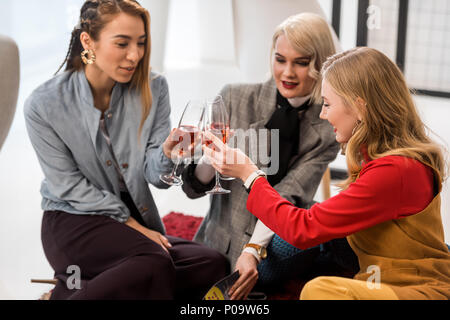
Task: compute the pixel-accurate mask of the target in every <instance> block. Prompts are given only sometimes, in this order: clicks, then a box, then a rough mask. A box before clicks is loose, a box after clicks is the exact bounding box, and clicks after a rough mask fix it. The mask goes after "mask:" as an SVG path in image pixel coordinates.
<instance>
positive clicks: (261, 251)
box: [242, 243, 267, 259]
mask: <svg viewBox="0 0 450 320" xmlns="http://www.w3.org/2000/svg"><path fill="white" fill-rule="evenodd" d="M245 248H253V249H255V250H256V252H257V253H258V255H259V256H260V257H261V259H265V258H267V250H266V247H263V246H260V245H259V244H256V243H247V244H246V245H244V247H243V248H242V249H245Z"/></svg>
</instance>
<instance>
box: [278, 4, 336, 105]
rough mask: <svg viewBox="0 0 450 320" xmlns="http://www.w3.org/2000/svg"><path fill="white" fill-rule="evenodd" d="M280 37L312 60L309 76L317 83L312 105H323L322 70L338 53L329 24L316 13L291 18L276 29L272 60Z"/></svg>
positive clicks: (313, 92) (301, 14)
mask: <svg viewBox="0 0 450 320" xmlns="http://www.w3.org/2000/svg"><path fill="white" fill-rule="evenodd" d="M280 35H285V36H286V38H287V39H288V41H289V43H290V44H291V46H292V47H293V48H294V49H295V50H296V51H297V52H298V53H300V54H302V55H305V56H307V57H309V58H310V59H311V61H310V63H309V76H310V77H311V78H312V79H314V81H315V83H314V88H313V91H312V99H311V103H321V102H322V95H321V83H322V77H321V74H320V70H321V68H322V64H323V63H324V62H325V60H326V59H327V58H328V57H329V56H331V55H333V54H335V53H336V47H335V45H334V42H333V37H332V35H331V31H330V27H329V26H328V23H327V22H326V21H325V20H324V19H323V18H322V17H321V16H319V15H317V14H314V13H306V12H305V13H300V14H297V15H294V16H290V17H289V18H287V19H286V20H284V21H283V22H282V23H281V24H280V25H279V26H278V27H277V28H276V29H275V33H274V35H273V37H272V48H271V52H270V57H271V60H272V57H273V52H274V50H275V45H276V42H277V40H278V37H279V36H280Z"/></svg>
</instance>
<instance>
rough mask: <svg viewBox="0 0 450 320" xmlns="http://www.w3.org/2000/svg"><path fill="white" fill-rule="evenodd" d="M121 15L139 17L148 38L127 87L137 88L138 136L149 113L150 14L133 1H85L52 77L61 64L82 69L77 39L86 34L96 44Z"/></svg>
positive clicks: (79, 41) (79, 44)
mask: <svg viewBox="0 0 450 320" xmlns="http://www.w3.org/2000/svg"><path fill="white" fill-rule="evenodd" d="M121 12H123V13H126V14H130V15H133V16H139V17H141V18H142V20H143V22H144V27H145V31H146V35H147V40H146V42H147V43H146V46H145V53H144V56H143V57H142V59H141V61H140V62H139V64H138V66H137V68H136V72H135V74H134V75H133V78H132V79H131V83H130V88H131V89H136V90H137V91H138V92H139V93H140V95H141V101H142V119H141V123H140V126H139V133H138V136H139V137H140V135H141V131H142V127H143V125H144V122H145V120H146V118H147V117H148V115H149V114H150V108H151V105H152V94H151V91H150V77H149V73H150V51H151V39H150V14H149V13H148V11H147V10H146V9H144V8H143V7H142V6H141V5H140V4H139V3H138V2H137V1H136V0H86V1H85V3H84V4H83V6H82V7H81V10H80V20H79V22H78V24H77V25H76V26H75V28H74V29H73V31H72V36H71V39H70V44H69V49H68V51H67V55H66V58H65V59H64V62H63V63H62V64H61V66H60V67H59V68H58V71H57V72H56V73H55V74H57V73H58V72H59V71H60V70H61V69H62V68H63V66H64V65H66V68H65V71H78V70H81V69H82V68H83V66H84V64H83V62H82V60H81V52H82V51H83V50H84V48H83V45H82V44H81V40H80V36H81V33H83V32H86V33H88V34H89V36H90V37H91V39H92V40H94V41H98V40H99V35H100V32H101V30H102V29H103V28H104V27H105V25H106V24H107V23H109V22H110V21H112V20H113V19H114V17H115V16H116V15H117V14H119V13H121Z"/></svg>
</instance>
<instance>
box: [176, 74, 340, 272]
mask: <svg viewBox="0 0 450 320" xmlns="http://www.w3.org/2000/svg"><path fill="white" fill-rule="evenodd" d="M276 93H277V90H276V85H275V81H274V80H273V79H271V80H269V81H267V82H265V83H259V84H234V85H227V86H225V87H224V88H223V89H222V91H221V95H222V97H223V99H224V102H225V105H226V107H227V108H228V112H229V115H230V126H231V128H233V129H239V128H240V129H244V130H246V129H250V128H251V129H264V128H265V124H266V123H267V122H268V120H269V119H270V117H271V115H272V113H273V112H274V111H275V108H276ZM320 111H321V106H320V105H317V104H316V105H311V106H310V107H309V108H308V109H306V110H304V111H301V112H300V113H299V117H300V119H301V120H300V121H301V122H300V132H299V135H300V139H299V140H300V145H299V151H298V155H297V156H295V157H294V158H293V159H291V161H290V167H289V170H288V173H287V175H286V176H285V177H284V178H283V180H281V181H280V182H279V183H278V184H277V185H276V186H275V189H276V190H277V191H278V192H279V193H280V195H281V196H283V197H284V198H286V199H287V200H289V201H290V202H292V203H293V204H295V205H296V206H298V207H303V208H308V207H310V206H311V205H312V203H313V197H314V195H315V193H316V190H317V188H318V186H319V184H320V180H321V178H322V175H323V173H324V172H325V170H326V168H327V165H328V164H329V163H330V162H331V161H333V160H334V159H335V158H336V155H337V152H338V150H339V144H338V143H337V142H336V138H335V135H334V133H333V129H332V127H331V125H330V124H329V123H328V122H327V121H326V120H321V119H320V118H319V114H320ZM269 148H270V146H269ZM257 164H258V163H257ZM194 170H195V165H190V166H188V167H187V169H186V170H185V171H184V173H183V179H184V182H185V183H184V184H183V190H184V192H185V193H186V194H187V195H188V197H190V198H198V197H201V196H204V195H205V193H204V192H205V191H206V190H208V189H210V188H211V187H212V185H213V183H214V179H213V181H212V183H211V185H208V186H205V185H202V184H201V183H200V182H199V181H198V179H196V178H195V176H194ZM221 184H222V186H224V187H225V188H228V189H230V190H231V191H232V192H231V193H230V194H227V195H213V196H212V197H211V207H210V210H209V212H208V214H207V215H206V217H205V219H204V220H203V223H202V224H201V226H200V228H199V230H198V231H197V234H196V235H195V238H194V240H195V241H199V242H203V243H205V244H206V245H208V246H210V247H212V248H215V249H217V250H219V251H220V252H222V253H223V254H226V255H227V256H228V257H229V259H230V260H231V263H232V265H234V264H235V262H236V260H237V258H238V257H239V256H240V254H241V252H242V247H243V245H244V244H246V243H248V241H249V239H250V237H251V236H252V234H253V230H254V227H255V224H256V221H257V219H256V217H254V216H253V215H252V214H251V213H250V212H249V211H247V209H246V203H247V196H248V193H247V191H246V190H245V189H244V187H243V185H242V182H241V181H240V180H238V179H236V180H233V181H221Z"/></svg>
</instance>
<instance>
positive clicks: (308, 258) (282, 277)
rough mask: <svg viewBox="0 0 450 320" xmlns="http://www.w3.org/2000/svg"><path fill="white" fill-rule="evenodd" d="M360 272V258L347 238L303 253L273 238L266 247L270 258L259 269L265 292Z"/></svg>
mask: <svg viewBox="0 0 450 320" xmlns="http://www.w3.org/2000/svg"><path fill="white" fill-rule="evenodd" d="M358 271H359V262H358V257H357V256H356V254H355V253H354V252H353V250H352V249H351V247H350V245H349V244H348V242H347V239H345V238H342V239H333V240H331V241H328V242H326V243H324V244H321V245H318V246H315V247H312V248H309V249H306V250H302V249H298V248H296V247H294V246H293V245H291V244H289V243H287V242H286V241H284V240H283V239H281V238H280V237H279V236H278V235H274V237H273V238H272V240H271V242H270V243H269V245H268V247H267V258H266V259H264V260H262V261H261V263H260V264H259V265H258V273H259V278H258V286H259V288H260V289H262V290H264V289H267V288H270V287H277V286H279V285H282V284H283V283H284V282H285V281H287V280H290V279H299V278H305V279H307V278H312V277H316V276H320V275H341V276H353V275H354V274H356V273H357V272H358Z"/></svg>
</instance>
